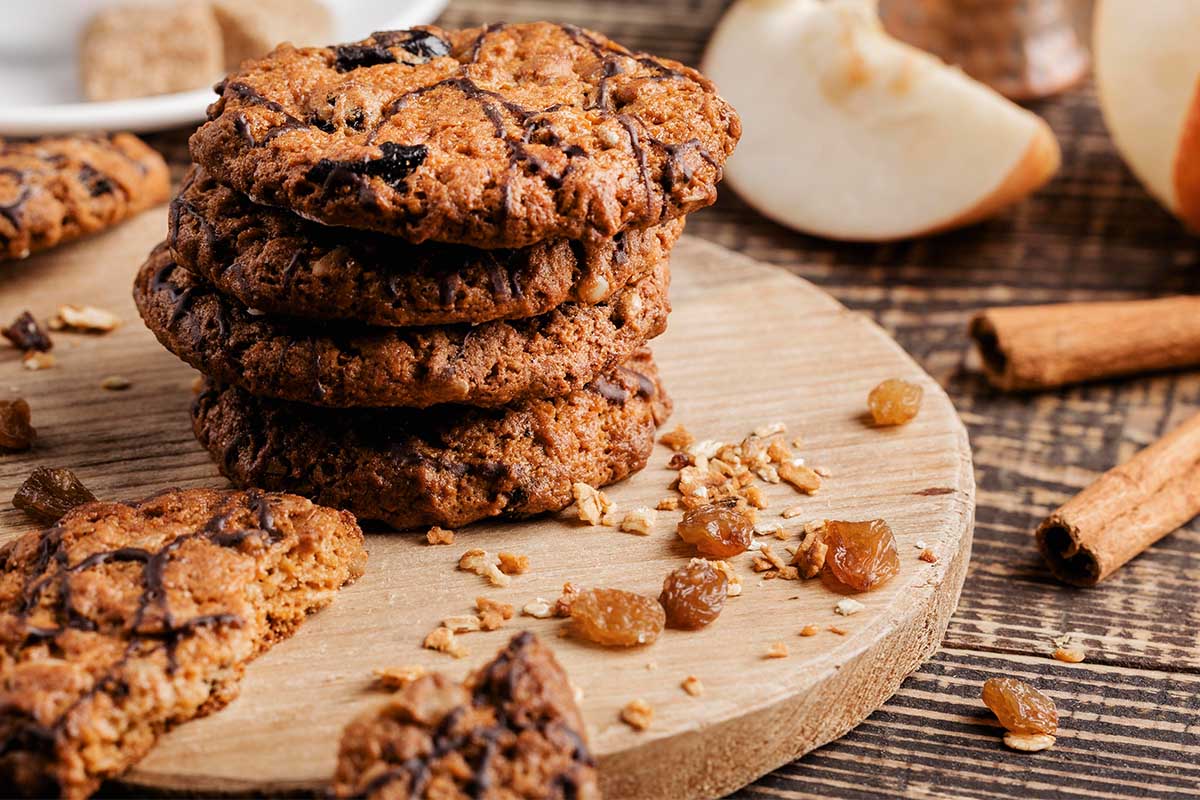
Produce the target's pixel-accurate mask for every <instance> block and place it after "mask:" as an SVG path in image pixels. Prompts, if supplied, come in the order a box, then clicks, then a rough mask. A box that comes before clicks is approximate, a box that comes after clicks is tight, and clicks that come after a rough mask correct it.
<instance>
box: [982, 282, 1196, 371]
mask: <svg viewBox="0 0 1200 800" xmlns="http://www.w3.org/2000/svg"><path fill="white" fill-rule="evenodd" d="M970 334H971V337H972V338H973V339H974V340H975V343H976V345H977V346H978V348H979V353H980V355H981V356H982V357H983V369H984V373H985V374H986V375H987V378H988V381H989V382H990V383H991V384H992V385H993V386H995V387H996V388H998V389H1001V390H1004V391H1014V390H1028V389H1047V388H1051V387H1055V386H1064V385H1066V384H1071V383H1082V382H1084V381H1091V380H1096V379H1099V378H1109V377H1114V376H1118V375H1132V374H1135V373H1141V372H1154V371H1158V370H1167V369H1178V368H1181V367H1191V366H1196V365H1200V297H1166V298H1163V299H1160V300H1129V301H1116V302H1105V303H1064V304H1060V305H1044V306H1016V307H1011V308H990V309H987V310H985V311H983V312H981V313H980V314H978V315H977V316H976V317H975V318H974V319H973V320H971V326H970Z"/></svg>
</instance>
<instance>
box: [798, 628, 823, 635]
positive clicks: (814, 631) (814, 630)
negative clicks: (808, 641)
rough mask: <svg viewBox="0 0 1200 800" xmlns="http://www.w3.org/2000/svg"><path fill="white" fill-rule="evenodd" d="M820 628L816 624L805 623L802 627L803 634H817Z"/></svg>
mask: <svg viewBox="0 0 1200 800" xmlns="http://www.w3.org/2000/svg"><path fill="white" fill-rule="evenodd" d="M819 631H820V629H819V628H818V627H817V626H816V625H805V626H804V627H803V628H801V629H800V635H801V636H816V635H817V633H818V632H819Z"/></svg>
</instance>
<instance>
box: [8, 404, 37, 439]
mask: <svg viewBox="0 0 1200 800" xmlns="http://www.w3.org/2000/svg"><path fill="white" fill-rule="evenodd" d="M29 420H30V410H29V403H27V402H25V401H24V400H22V399H20V398H18V399H16V400H0V449H3V450H28V449H29V448H30V447H33V441H34V439H36V438H37V431H36V430H34V429H33V425H31V424H29Z"/></svg>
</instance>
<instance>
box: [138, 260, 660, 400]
mask: <svg viewBox="0 0 1200 800" xmlns="http://www.w3.org/2000/svg"><path fill="white" fill-rule="evenodd" d="M667 282H668V277H667V267H666V265H665V264H660V265H659V266H658V268H657V269H656V270H655V272H654V273H653V274H651V275H648V276H647V277H645V278H643V279H641V280H640V281H637V282H636V283H633V284H630V285H629V286H627V287H626V288H624V289H622V290H621V291H620V292H618V293H617V294H616V295H615V296H614V297H612V298H611V299H610V300H609V301H608V302H605V303H600V304H599V305H594V306H588V305H581V304H578V303H569V304H567V305H563V306H559V307H558V308H556V309H554V310H553V311H550V312H547V313H546V314H542V315H541V316H537V317H530V318H529V319H522V320H514V321H502V320H497V321H494V322H486V323H484V324H482V325H477V326H469V325H456V326H445V327H428V328H367V327H362V326H355V325H334V324H332V323H320V322H314V321H308V320H293V319H286V318H281V317H270V316H265V315H262V314H258V313H254V312H252V311H251V310H249V309H247V308H246V307H245V306H242V305H239V304H238V303H236V302H235V301H232V300H229V299H228V298H225V297H224V296H222V295H221V294H219V293H218V292H217V291H215V290H214V289H213V288H212V287H211V286H210V285H209V284H207V283H204V282H203V281H201V280H199V279H198V278H197V277H196V276H195V275H194V274H193V273H191V272H188V271H187V270H185V269H184V268H183V267H180V266H179V265H178V264H176V263H175V261H174V260H173V259H172V258H171V254H170V251H169V250H168V249H167V248H166V247H165V246H164V245H159V247H158V248H157V249H155V251H154V252H153V253H152V254H151V256H150V258H149V260H148V261H147V262H146V264H145V265H144V266H143V267H142V269H141V272H140V273H139V274H138V277H137V282H136V284H135V286H134V299H135V301H136V302H137V306H138V310H139V311H140V312H141V315H142V319H143V320H145V322H146V325H147V326H148V327H149V328H150V330H151V331H153V332H154V334H155V336H157V337H158V340H159V341H160V342H162V344H163V346H165V347H166V348H167V349H168V350H170V351H171V352H172V353H174V354H175V355H177V356H178V357H179V358H181V359H183V360H184V361H186V362H187V363H189V364H191V365H192V366H193V367H195V368H196V369H198V370H200V371H201V372H203V373H204V374H205V375H209V376H211V377H213V378H216V379H217V380H218V381H221V382H224V383H232V384H236V385H238V386H242V387H244V388H246V389H248V390H249V391H251V392H253V393H254V394H258V395H265V396H267V397H278V398H282V399H285V400H297V401H300V402H305V403H312V404H314V405H322V406H333V407H347V406H410V407H418V408H423V407H426V406H430V405H434V404H436V403H470V404H471V405H476V406H500V405H504V404H506V403H510V402H513V401H514V400H518V399H520V398H524V397H551V396H559V395H563V394H567V393H568V392H571V391H573V390H575V389H578V388H580V387H582V386H583V385H584V384H586V383H587V382H588V381H590V380H592V379H593V378H595V377H596V376H597V375H599V374H601V373H602V372H604V371H605V370H606V369H608V368H609V367H611V366H612V365H613V364H616V363H618V362H620V361H623V360H624V359H626V358H628V357H629V355H630V354H632V353H633V352H634V351H636V350H637V349H638V348H639V347H641V346H642V345H643V344H645V342H646V341H647V340H648V339H651V338H653V337H655V336H657V335H658V334H660V333H662V331H663V330H664V329H665V328H666V323H667V313H668V311H669V310H670V304H669V302H668V300H667Z"/></svg>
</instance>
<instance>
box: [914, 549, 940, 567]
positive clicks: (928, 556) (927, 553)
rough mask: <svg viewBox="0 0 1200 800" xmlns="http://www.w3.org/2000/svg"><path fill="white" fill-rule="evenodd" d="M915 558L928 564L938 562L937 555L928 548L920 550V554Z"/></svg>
mask: <svg viewBox="0 0 1200 800" xmlns="http://www.w3.org/2000/svg"><path fill="white" fill-rule="evenodd" d="M917 558H919V559H921V560H922V561H925V562H928V563H930V564H936V563H937V562H938V557H937V553H935V552H933V551H932V550H930V549H929V548H928V547H926V548H925V549H924V550H922V551H921V554H920V555H919V556H917Z"/></svg>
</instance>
